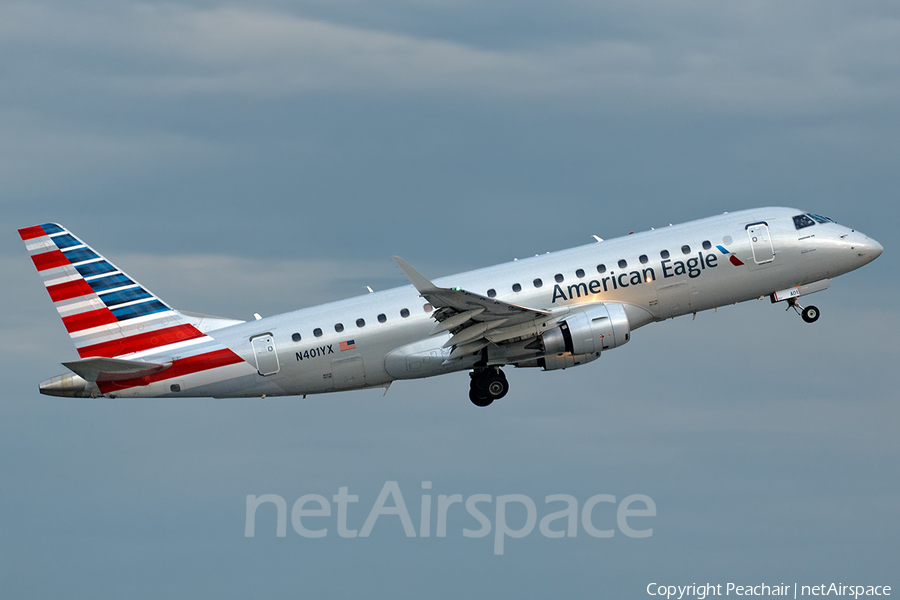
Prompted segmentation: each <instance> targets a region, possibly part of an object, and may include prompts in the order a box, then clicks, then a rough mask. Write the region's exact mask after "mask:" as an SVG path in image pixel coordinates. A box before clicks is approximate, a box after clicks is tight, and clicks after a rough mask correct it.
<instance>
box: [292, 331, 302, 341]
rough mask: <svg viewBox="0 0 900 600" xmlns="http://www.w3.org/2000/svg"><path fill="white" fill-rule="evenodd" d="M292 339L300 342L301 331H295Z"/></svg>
mask: <svg viewBox="0 0 900 600" xmlns="http://www.w3.org/2000/svg"><path fill="white" fill-rule="evenodd" d="M291 339H292V340H294V341H295V342H299V341H300V334H299V333H295V334H294V335H292V336H291Z"/></svg>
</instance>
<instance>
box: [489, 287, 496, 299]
mask: <svg viewBox="0 0 900 600" xmlns="http://www.w3.org/2000/svg"><path fill="white" fill-rule="evenodd" d="M496 295H497V290H495V289H494V288H491V289H489V290H488V298H493V297H494V296H496Z"/></svg>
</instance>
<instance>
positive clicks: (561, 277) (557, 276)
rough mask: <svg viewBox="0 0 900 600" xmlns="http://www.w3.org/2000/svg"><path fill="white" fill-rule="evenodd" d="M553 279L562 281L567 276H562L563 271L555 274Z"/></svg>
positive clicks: (558, 281) (557, 281)
mask: <svg viewBox="0 0 900 600" xmlns="http://www.w3.org/2000/svg"><path fill="white" fill-rule="evenodd" d="M553 279H555V280H556V283H562V280H563V279H565V277H563V276H562V273H557V274H556V275H554V276H553Z"/></svg>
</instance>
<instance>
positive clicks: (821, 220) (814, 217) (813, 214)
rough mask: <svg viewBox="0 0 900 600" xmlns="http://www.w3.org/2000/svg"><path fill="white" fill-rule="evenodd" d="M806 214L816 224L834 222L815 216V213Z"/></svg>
mask: <svg viewBox="0 0 900 600" xmlns="http://www.w3.org/2000/svg"><path fill="white" fill-rule="evenodd" d="M807 214H808V215H809V216H811V217H812V218H813V219H815V220H816V222H817V223H834V221H832V220H831V219H829V218H828V217H823V216H822V215H817V214H816V213H807Z"/></svg>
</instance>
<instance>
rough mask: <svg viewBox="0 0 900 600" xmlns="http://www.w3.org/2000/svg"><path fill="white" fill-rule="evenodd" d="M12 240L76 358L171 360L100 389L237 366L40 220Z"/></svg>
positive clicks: (93, 255)
mask: <svg viewBox="0 0 900 600" xmlns="http://www.w3.org/2000/svg"><path fill="white" fill-rule="evenodd" d="M19 235H20V237H21V238H22V241H23V242H24V243H25V247H26V249H27V250H28V253H29V255H30V256H31V260H32V261H33V262H34V266H35V267H36V268H37V270H38V273H39V274H40V276H41V278H42V279H43V281H44V285H45V286H46V288H47V292H48V293H49V294H50V299H51V300H52V301H53V304H54V306H55V307H56V310H57V312H58V313H59V315H60V317H61V318H62V322H63V325H64V326H65V328H66V331H68V332H69V336H70V337H71V338H72V341H73V342H74V343H75V348H76V349H77V350H78V354H79V356H81V358H82V359H90V358H95V357H105V358H116V359H126V360H141V359H143V358H144V357H145V356H148V355H154V356H161V355H162V356H165V355H169V356H177V357H178V358H177V359H175V361H174V363H173V364H171V367H173V368H167V370H165V371H163V372H161V373H159V374H156V375H153V376H150V377H138V378H135V379H133V380H126V381H117V382H115V383H111V382H110V383H107V384H105V385H103V384H99V383H98V385H99V386H100V389H101V390H102V391H104V392H105V390H104V388H119V389H120V388H123V387H133V386H141V385H146V384H148V383H150V382H152V381H158V380H161V379H167V378H170V377H177V376H179V375H184V374H185V372H186V371H187V372H196V371H197V370H207V369H211V368H216V367H219V366H225V365H229V364H235V363H239V362H242V359H241V358H240V357H239V356H238V355H236V354H235V353H234V352H232V351H231V350H229V349H227V348H225V347H224V346H222V345H221V344H219V343H217V342H216V341H215V340H214V339H213V338H211V337H209V336H207V335H205V334H204V333H202V332H201V331H200V330H199V329H197V327H195V326H194V325H193V324H191V323H190V322H189V321H188V319H187V318H186V317H185V316H184V315H182V314H181V313H179V312H178V311H176V310H173V309H172V308H171V307H170V306H168V305H167V304H166V303H165V302H163V301H162V300H161V299H160V298H159V297H158V296H156V295H155V294H153V293H152V292H150V291H149V290H148V289H147V288H145V287H144V286H142V285H141V284H140V283H138V282H137V281H135V280H134V279H133V278H132V277H130V276H129V275H128V274H126V273H124V272H123V271H122V270H120V269H119V268H118V267H116V266H115V265H114V264H112V263H111V262H109V261H108V260H107V259H106V258H104V257H103V256H101V255H100V254H99V253H97V252H96V251H95V250H94V249H93V248H91V247H90V246H88V245H87V244H85V243H84V242H83V241H81V240H80V239H79V238H77V237H76V236H75V235H74V234H72V233H71V232H70V231H68V230H66V229H65V228H63V227H62V226H60V225H58V224H56V223H45V224H43V225H36V226H34V227H26V228H24V229H20V230H19ZM180 363H184V364H183V365H182V364H180ZM177 367H182V368H177Z"/></svg>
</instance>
